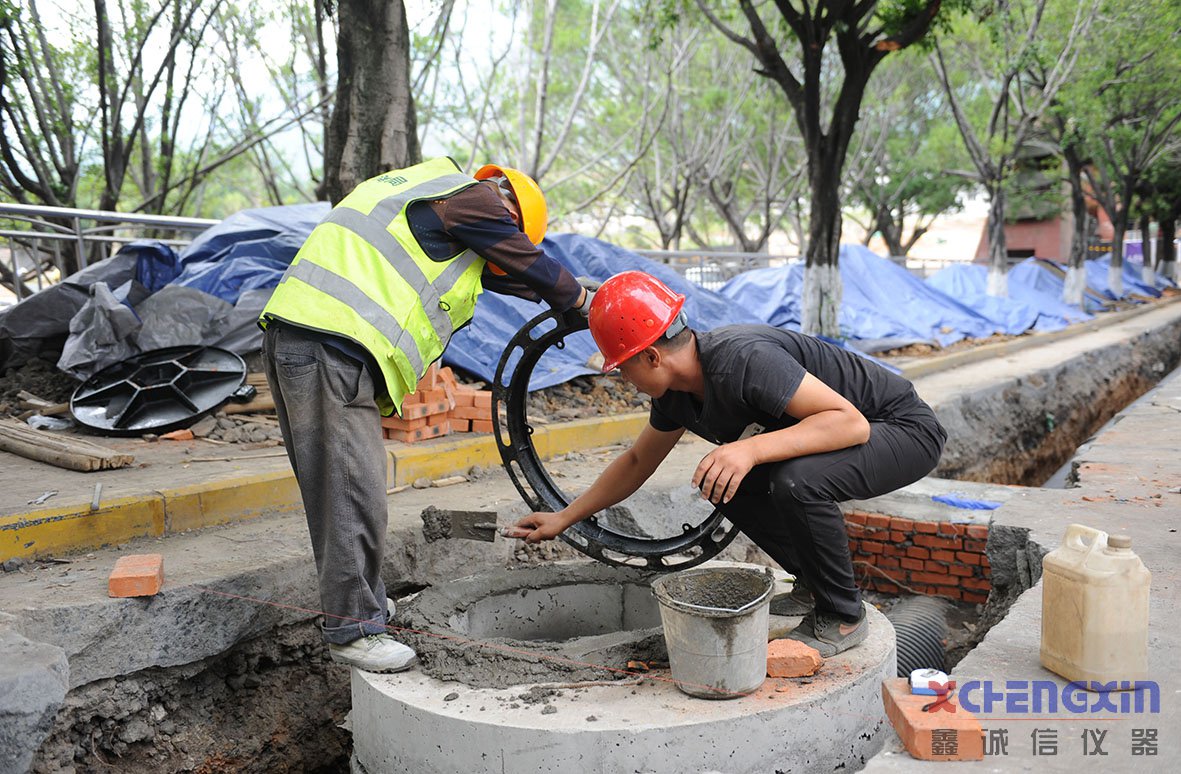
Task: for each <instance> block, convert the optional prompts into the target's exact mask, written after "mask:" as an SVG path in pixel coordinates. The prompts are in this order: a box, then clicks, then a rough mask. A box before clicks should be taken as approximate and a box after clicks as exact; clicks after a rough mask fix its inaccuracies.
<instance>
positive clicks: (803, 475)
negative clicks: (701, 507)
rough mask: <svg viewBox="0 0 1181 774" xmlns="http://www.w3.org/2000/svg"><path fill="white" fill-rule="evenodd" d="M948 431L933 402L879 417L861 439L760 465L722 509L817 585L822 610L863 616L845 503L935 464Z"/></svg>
mask: <svg viewBox="0 0 1181 774" xmlns="http://www.w3.org/2000/svg"><path fill="white" fill-rule="evenodd" d="M946 440H947V433H946V432H945V431H944V429H943V427H942V426H941V425H940V424H939V420H938V419H937V418H936V417H935V412H933V411H932V410H931V409H930V408H929V407H928V406H927V405H926V404H925V403H922V402H921V401H919V402H918V405H917V406H916V407H915V408H913V409H911V410H908V411H907V412H906V413H905V414H904V415H902V416H900V417H896V418H891V419H889V420H885V421H871V422H870V433H869V441H867V442H866V443H863V444H861V445H860V446H853V447H850V448H848V449H841V450H839V451H834V452H825V453H823V454H812V455H808V456H806V457H797V458H795V459H790V460H785V461H783V462H771V463H767V464H765V465H757V466H755V467H754V468H753V469H752V470H751V471H750V473H748V474H747V476H746V478H745V479H744V480H743V482H742V485H741V486H740V487H739V490H738V493H737V494H735V496H734V498H733V499H731V500H730V502H729V503H726V504H725V505H723V506H721V510H722V512H723V513H724V514H725V515H726V518H728V519H729V520H730V521H731V522H733V523H734V525H735V526H737V527H738V528H739V529H740V530H742V532H743V533H744V534H746V535H747V536H748V537H749V538H750V539H751V540H753V541H754V542H755V544H756V545H758V547H759V548H761V549H763V551H764V552H766V553H767V555H768V556H770V557H771V558H772V559H774V560H775V561H776V562H777V563H778V564H779V565H780V566H782V567H783V569H785V570H787V571H788V572H790V573H791V574H792V575H795V576H796V577H797V578H798V579H799V580H801V581H802V582H803V584H804V585H805V586H807V587H808V588H809V589H810V590H811V591H812V595H813V597H814V598H815V600H816V611H817V613H828V614H835V615H838V616H840V617H841V618H843V619H845V620H847V621H853V620H856V619H857V618H859V617H860V615H861V594H860V592H859V591H858V589H857V584H856V583H855V581H854V578H853V563H852V561H851V559H850V557H849V537H848V534H847V532H846V531H845V517H844V515H843V514H842V512H841V509H840V507H839V506H838V505H837V503H839V502H843V501H845V500H864V499H867V498H870V497H877V496H879V495H884V494H886V493H888V492H892V491H894V490H895V489H898V488H900V487H903V486H906V485H907V484H911V483H914V482H915V481H918V480H919V479H920V478H922V477H923V476H925V475H927V474H928V473H930V472H931V471H932V470H934V469H935V466H936V465H937V464H938V462H939V455H940V454H941V453H942V451H943V444H944V442H945V441H946Z"/></svg>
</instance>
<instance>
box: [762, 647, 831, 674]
mask: <svg viewBox="0 0 1181 774" xmlns="http://www.w3.org/2000/svg"><path fill="white" fill-rule="evenodd" d="M823 663H824V659H822V658H821V657H820V651H818V650H816V648H813V647H812V646H811V645H805V644H804V643H802V642H800V641H799V640H771V641H770V642H769V643H767V677H807V676H808V675H814V674H816V670H817V669H819V668H820V665H821V664H823Z"/></svg>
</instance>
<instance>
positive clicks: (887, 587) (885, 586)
mask: <svg viewBox="0 0 1181 774" xmlns="http://www.w3.org/2000/svg"><path fill="white" fill-rule="evenodd" d="M873 587H874V588H875V589H876V590H878V591H880V592H882V593H883V594H897V593H898V592H899V591H901V590H902V589H900V588H899V587H898V586H896V585H894V584H893V583H889V582H887V581H884V580H882V579H880V578H877V579H875V580H874V582H873Z"/></svg>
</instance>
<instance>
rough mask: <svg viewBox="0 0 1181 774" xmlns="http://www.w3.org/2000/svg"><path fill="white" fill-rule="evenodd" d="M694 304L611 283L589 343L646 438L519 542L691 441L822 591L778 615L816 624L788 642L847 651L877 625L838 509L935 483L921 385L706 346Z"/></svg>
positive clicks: (770, 335)
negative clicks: (635, 407) (646, 403)
mask: <svg viewBox="0 0 1181 774" xmlns="http://www.w3.org/2000/svg"><path fill="white" fill-rule="evenodd" d="M683 304H684V296H681V295H678V294H675V293H673V292H672V291H671V290H669V289H668V288H667V287H666V286H665V285H663V284H662V283H661V282H659V281H658V280H656V279H654V278H652V277H650V276H649V275H647V274H644V273H641V272H634V271H631V272H624V273H623V274H618V275H616V276H614V277H612V278H610V279H609V280H607V281H606V282H604V283H603V285H602V287H601V288H600V289H599V290H598V292H597V293H596V294H595V297H594V300H593V302H592V303H591V308H590V321H589V322H590V329H591V334H592V335H593V336H594V339H595V343H596V344H598V346H599V349H600V350H601V351H602V353H603V355H604V358H605V361H606V362H605V365H604V367H603V370H604V371H610V370H613V369H615V368H618V369H619V371H620V373H621V374H622V376H623V378H624V379H626V380H627V381H628V382H630V383H631V384H633V385H635V387H636V388H637V389H639V390H640V391H642V392H644V393H646V394H648V395H649V396H651V398H652V406H651V413H650V418H649V423H648V425H647V426H646V427H645V428H644V430H643V431H642V432H641V433H640V435H639V437H638V438H637V439H636V441H635V443H634V444H633V445H632V447H631V448H630V449H629V450H628V451H626V452H624V453H623V455H622V456H620V457H619V458H618V459H616V460H615V461H613V462H612V463H611V464H610V465H609V466H608V467H607V469H606V470H604V471H603V473H602V475H600V476H599V477H598V479H597V480H596V481H595V482H594V483H593V484H592V485H591V487H590V488H589V489H587V490H586V492H584V493H583V494H582V495H581V496H579V497H578V498H577V499H575V500H574V502H572V503H570V505H569V506H567V507H566V508H565V509H563V510H562V511H560V512H558V513H534V514H532V515H530V516H527V517H525V518H523V519H521V520H520V521H518V522H517V524H516V526H515V528H514V533H513V534H514V536H516V537H523V538H524V539H525V540H527V541H529V542H536V541H539V540H547V539H550V538H553V537H555V536H556V535H558V534H559V533H560V532H562V531H563V530H564V529H566V528H567V527H569V526H570V525H571V524H574V523H575V522H578V521H580V520H582V519H585V518H586V517H588V516H590V515H591V514H593V513H596V512H598V511H601V510H603V509H604V508H608V507H610V506H611V505H614V504H615V503H618V502H619V501H621V500H623V499H624V498H626V497H628V496H629V495H631V494H632V493H633V492H635V491H636V490H637V489H638V488H639V487H640V486H641V485H642V484H643V483H644V482H645V481H646V480H647V479H648V478H649V477H650V476H651V475H652V473H653V472H654V471H655V470H656V468H657V466H659V465H660V463H661V462H662V461H663V460H664V458H665V457H666V456H667V455H668V453H669V451H671V450H672V448H673V445H674V444H676V442H677V441H678V439H680V437H681V435H682V434H683V433H684V432H685V430H686V429H688V430H692V431H693V432H694V433H696V434H697V435H699V436H701V437H702V438H705V439H706V440H708V441H710V442H712V443H715V444H718V448H716V449H714V450H713V451H711V452H710V453H709V454H707V455H706V456H705V457H704V458H703V459H702V460H701V463H700V464H699V465H698V466H697V469H696V470H695V471H694V473H693V477H692V483H693V485H694V486H695V487H699V488H700V489H701V493H702V495H703V496H704V497H706V498H708V499H709V500H710V501H711V502H713V503H714V504H715V505H717V506H718V507H719V508H720V509H721V510H722V512H723V513H724V514H725V515H726V517H727V518H728V519H729V520H730V521H731V522H733V523H734V524H735V525H736V526H737V527H738V528H739V529H741V530H742V531H743V532H744V533H746V534H747V535H748V536H749V537H750V538H751V539H752V540H753V541H754V542H755V543H756V544H758V546H759V547H760V548H762V549H763V550H764V551H765V552H766V553H767V554H768V555H769V556H770V557H771V558H772V559H774V560H775V561H776V562H778V563H779V564H780V565H782V566H783V568H784V569H785V570H787V571H788V572H790V573H792V574H794V575H795V576H796V577H797V579H798V580H799V581H802V583H803V585H804V586H805V587H806V589H808V590H810V591H811V597H810V598H809V597H808V595H806V594H802V593H801V594H797V593H794V592H793V596H792V598H784V599H783V601H784V602H785V603H787V607H789V608H790V607H792V606H795V607H796V608H797V610H791V609H787V610H782V611H779V612H783V613H784V614H792V613H795V614H803V613H804V612H806V613H807V614H806V615H805V617H804V619H803V622H802V623H801V624H800V625H799V626H798V627H797V628H796V629H795V630H793V631H792V633H791V634H790V635H788V636H789V637H791V638H793V639H797V640H801V641H803V642H805V643H807V644H809V645H811V646H812V647H814V648H816V649H817V650H819V651H820V653H821V654H822V655H823V656H826V657H827V656H833V655H835V654H837V653H840V652H841V651H844V650H847V649H848V648H851V647H853V646H854V645H857V644H858V643H860V642H862V641H863V640H864V639H865V637H866V635H867V634H868V629H869V625H868V623H867V622H866V620H865V610H864V608H863V606H862V603H861V597H860V594H859V592H858V590H857V586H856V584H855V583H854V579H853V567H852V563H851V562H850V559H849V543H848V541H849V538H848V536H847V534H846V532H845V520H844V517H843V516H842V515H841V511H840V509H839V508H838V507H837V503H838V502H841V501H843V500H850V499H864V498H868V497H876V496H878V495H882V494H885V493H887V492H890V491H892V490H894V489H897V488H899V487H902V486H905V485H906V484H909V483H911V482H913V481H916V480H918V479H919V478H921V477H923V476H924V475H926V474H927V473H929V472H930V471H931V470H932V469H933V468H934V467H935V465H936V463H937V462H938V460H939V455H940V453H941V452H942V450H943V444H944V442H945V441H946V439H947V434H946V433H945V432H944V430H943V428H942V427H941V426H940V424H939V421H938V420H937V419H936V418H935V414H934V412H933V411H931V409H930V407H928V406H927V404H926V403H924V402H923V401H922V400H920V399H919V398H918V396H917V395H916V394H915V391H914V388H913V386H912V385H911V384H910V382H908V381H907V380H905V379H903V378H902V377H900V376H896V375H894V374H893V373H890V372H889V371H887V370H886V369H884V368H881V367H880V366H878V365H876V364H874V363H872V362H870V361H869V360H866V359H864V358H861V357H858V356H857V355H854V354H852V353H849V352H846V351H844V350H842V349H840V348H839V347H835V346H833V345H831V344H828V343H826V342H824V341H821V340H819V339H816V338H813V337H811V336H805V335H803V334H799V333H795V332H792V331H787V330H781V329H779V328H774V327H771V326H768V325H730V326H725V327H722V328H717V329H715V330H712V331H709V332H702V333H699V332H695V331H693V330H691V329H689V328H688V327H686V324H685V318H684V315H683V313H682V312H681V307H682V305H683ZM813 600H814V603H813ZM807 608H812V609H810V610H808V609H807Z"/></svg>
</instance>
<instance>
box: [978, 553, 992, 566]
mask: <svg viewBox="0 0 1181 774" xmlns="http://www.w3.org/2000/svg"><path fill="white" fill-rule="evenodd" d="M980 566H981V567H992V562H990V561H988V554H981V555H980Z"/></svg>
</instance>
